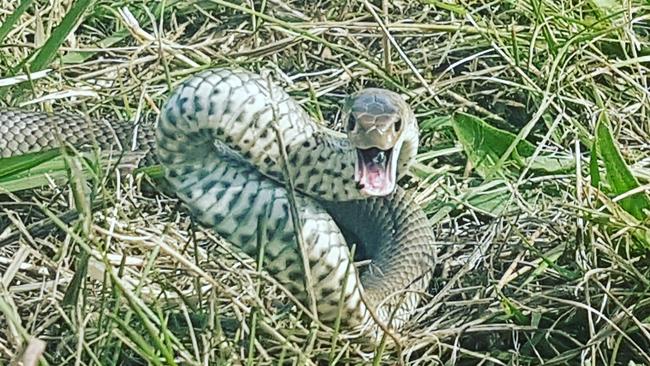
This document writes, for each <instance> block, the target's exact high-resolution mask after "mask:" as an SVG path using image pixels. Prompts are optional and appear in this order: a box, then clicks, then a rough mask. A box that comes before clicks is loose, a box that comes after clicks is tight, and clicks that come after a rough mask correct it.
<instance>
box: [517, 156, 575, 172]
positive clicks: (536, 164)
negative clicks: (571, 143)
mask: <svg viewBox="0 0 650 366" xmlns="http://www.w3.org/2000/svg"><path fill="white" fill-rule="evenodd" d="M531 159H532V158H528V157H526V158H523V159H522V162H523V165H525V166H528V165H529V164H530V169H532V170H535V171H539V172H544V173H548V174H556V173H562V172H568V171H573V170H574V169H575V166H576V160H575V158H574V157H573V156H571V155H568V154H564V155H561V154H553V155H541V154H540V155H538V156H536V157H535V159H534V160H532V161H531Z"/></svg>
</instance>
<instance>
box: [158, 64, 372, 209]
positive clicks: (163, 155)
mask: <svg viewBox="0 0 650 366" xmlns="http://www.w3.org/2000/svg"><path fill="white" fill-rule="evenodd" d="M157 140H158V144H159V147H160V149H158V152H159V157H160V159H161V162H163V163H164V164H165V165H167V166H170V167H172V168H173V169H172V170H176V171H178V172H180V174H181V175H182V173H183V172H184V171H190V170H192V169H195V168H197V167H200V166H204V165H205V164H208V163H211V162H214V161H218V160H223V159H226V160H231V159H235V160H239V161H241V162H245V163H247V164H251V165H252V166H255V167H256V169H257V170H259V171H260V172H261V173H262V174H263V175H265V176H267V177H270V178H271V179H273V180H275V181H276V182H278V183H280V184H286V183H287V181H288V179H290V180H291V183H293V187H294V188H295V189H296V190H297V191H300V192H302V193H304V194H307V195H309V196H312V197H318V199H320V200H329V201H345V200H356V199H362V198H365V197H364V196H363V195H362V193H361V192H360V191H359V189H356V188H355V185H354V169H355V159H356V155H355V151H354V149H353V148H352V147H351V146H350V144H349V142H348V141H347V139H346V137H345V135H343V134H340V133H338V132H335V131H332V130H329V129H327V128H325V127H324V126H321V125H318V124H317V123H315V122H314V121H313V120H312V118H311V117H310V116H309V115H307V113H306V112H305V111H304V110H303V109H302V107H301V106H300V105H298V104H297V103H296V102H295V101H294V100H293V99H292V98H291V97H290V96H289V95H288V94H287V93H286V92H285V91H284V90H283V89H282V88H280V87H278V86H276V85H275V84H272V83H269V82H268V81H267V80H265V79H263V78H262V77H260V76H258V75H256V74H251V73H248V72H243V71H242V72H237V73H233V72H232V71H227V70H223V71H209V72H205V73H202V74H199V75H198V76H196V77H193V78H192V79H190V80H188V81H187V82H186V83H184V84H182V85H181V86H180V87H179V88H177V89H176V92H175V93H174V94H173V95H172V96H171V97H170V99H169V100H168V102H167V103H166V104H165V107H164V109H163V113H162V115H161V122H160V125H159V128H158V139H157ZM283 150H284V152H283ZM285 160H286V161H285ZM285 164H286V166H287V168H288V169H287V171H288V173H289V174H288V175H287V174H286V173H285V169H284V166H285ZM172 178H173V177H172ZM287 178H288V179H287Z"/></svg>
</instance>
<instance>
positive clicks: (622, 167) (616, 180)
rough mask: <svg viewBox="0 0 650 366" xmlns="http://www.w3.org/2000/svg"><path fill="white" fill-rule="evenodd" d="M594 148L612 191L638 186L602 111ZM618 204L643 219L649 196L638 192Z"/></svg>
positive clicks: (648, 206)
mask: <svg viewBox="0 0 650 366" xmlns="http://www.w3.org/2000/svg"><path fill="white" fill-rule="evenodd" d="M596 148H597V149H598V152H599V153H600V156H601V158H602V160H603V164H604V166H605V172H606V179H607V182H608V183H609V186H610V188H611V189H612V193H614V194H616V195H621V194H623V193H626V192H628V191H630V190H632V189H635V188H638V187H639V182H638V181H637V180H636V178H635V177H634V175H633V174H632V172H631V171H630V169H629V168H628V166H627V164H626V163H625V161H624V160H623V156H622V155H621V152H620V151H619V150H618V147H616V144H615V142H614V138H613V137H612V133H611V131H610V130H609V118H608V117H607V115H606V114H605V113H604V112H603V113H601V114H600V116H599V118H598V123H597V125H596ZM592 181H593V178H592ZM620 205H621V207H623V209H624V210H625V211H627V212H628V213H629V214H631V215H632V216H634V217H635V218H637V219H638V220H645V218H646V213H645V212H644V210H650V198H648V196H647V195H646V194H645V193H643V192H639V193H636V194H633V195H631V196H629V197H625V198H624V199H622V200H621V201H620Z"/></svg>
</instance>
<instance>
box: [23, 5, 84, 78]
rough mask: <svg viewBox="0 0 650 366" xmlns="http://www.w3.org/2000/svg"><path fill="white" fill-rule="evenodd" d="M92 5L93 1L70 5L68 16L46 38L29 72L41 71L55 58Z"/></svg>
mask: <svg viewBox="0 0 650 366" xmlns="http://www.w3.org/2000/svg"><path fill="white" fill-rule="evenodd" d="M92 3H93V0H79V1H76V2H75V3H74V4H73V5H72V7H71V8H70V11H68V14H66V15H65V17H64V18H63V20H61V23H60V24H59V25H58V26H57V27H56V28H54V30H53V31H52V35H51V36H50V38H48V40H47V41H46V42H45V44H44V45H43V47H41V48H40V49H39V51H38V53H37V54H36V56H34V60H33V61H32V63H31V65H30V68H29V69H30V71H31V72H34V71H40V70H43V69H44V68H45V67H46V66H47V65H48V64H49V63H50V62H51V61H52V60H53V59H54V57H56V55H57V50H58V49H59V47H61V45H62V44H63V42H64V41H65V39H66V38H67V37H68V35H69V34H70V33H71V32H72V31H74V29H75V27H76V25H77V23H78V22H79V19H81V16H82V15H83V13H84V12H85V11H86V9H88V7H90V5H92Z"/></svg>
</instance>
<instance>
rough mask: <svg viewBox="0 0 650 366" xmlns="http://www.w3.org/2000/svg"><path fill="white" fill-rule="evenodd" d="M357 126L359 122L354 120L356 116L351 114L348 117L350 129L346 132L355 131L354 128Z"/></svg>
mask: <svg viewBox="0 0 650 366" xmlns="http://www.w3.org/2000/svg"><path fill="white" fill-rule="evenodd" d="M356 124H357V120H356V119H355V118H354V115H352V114H350V115H349V116H348V127H347V129H346V130H347V131H352V130H354V126H356Z"/></svg>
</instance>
